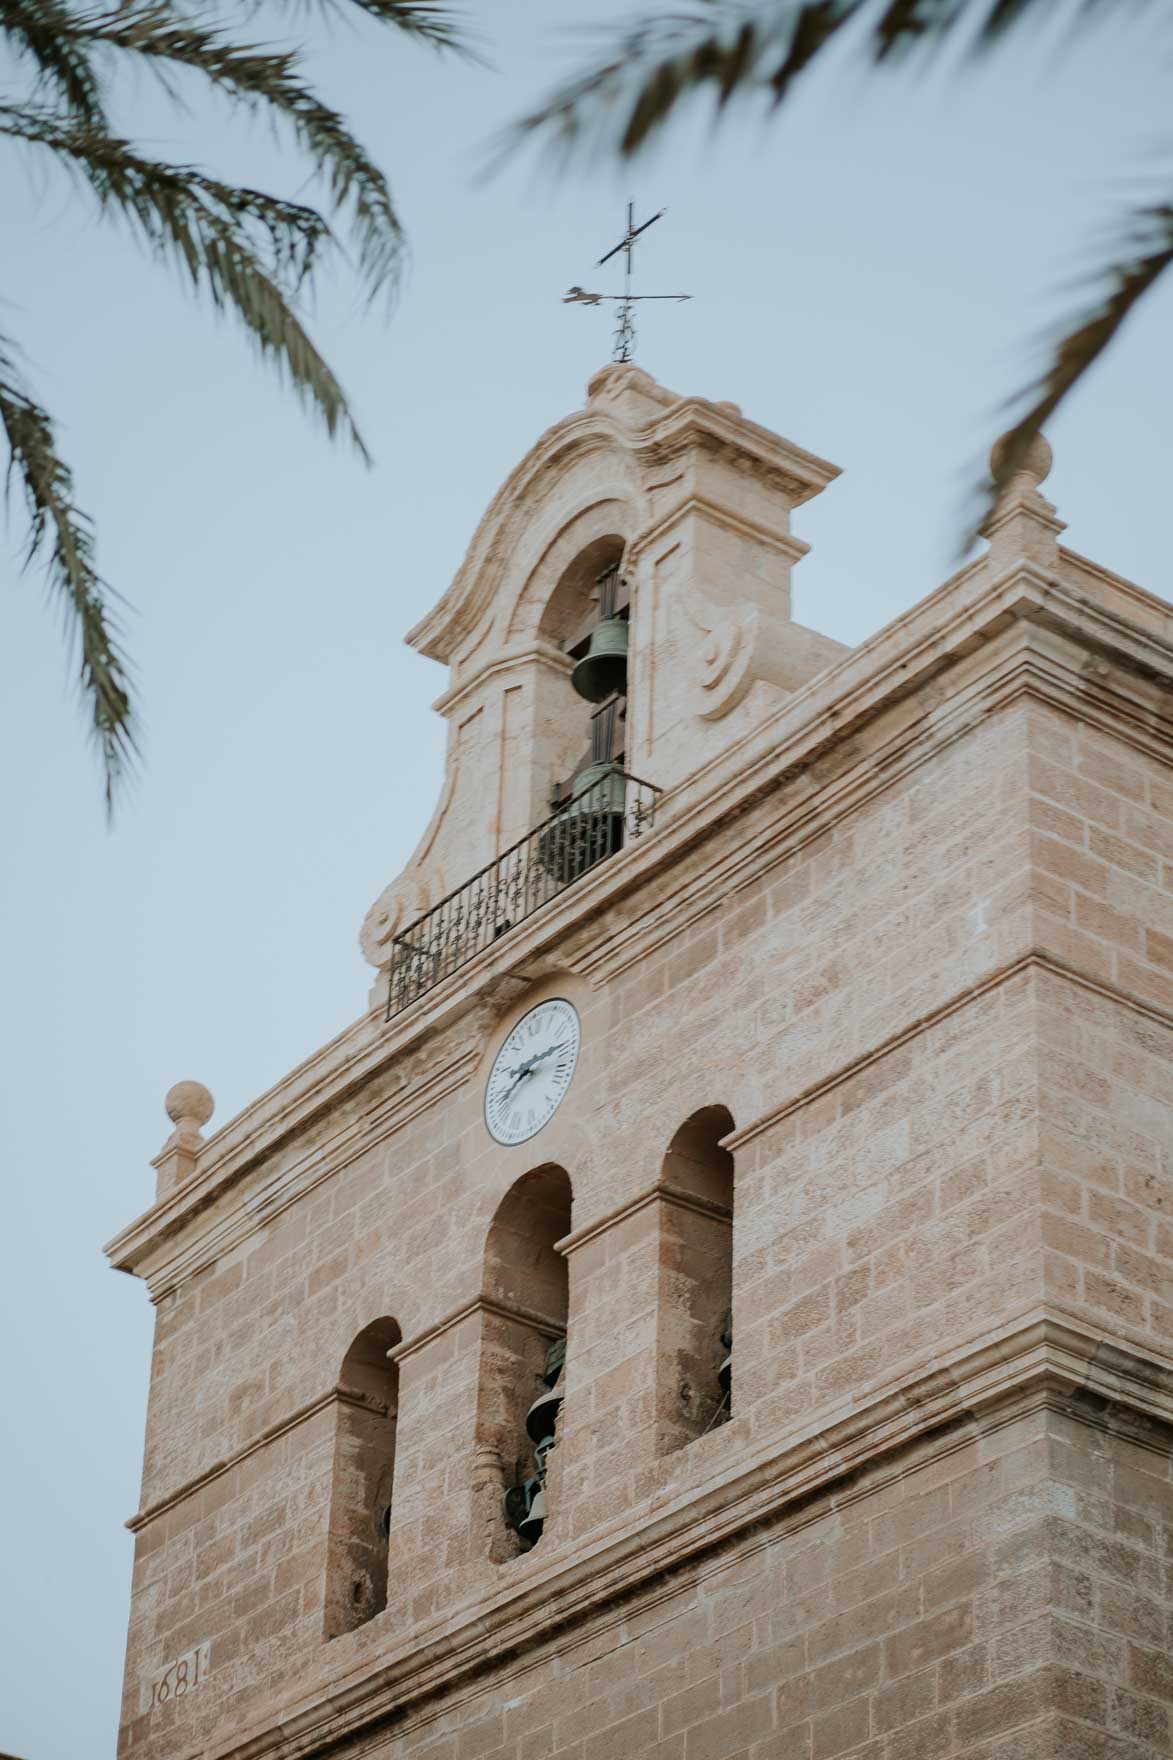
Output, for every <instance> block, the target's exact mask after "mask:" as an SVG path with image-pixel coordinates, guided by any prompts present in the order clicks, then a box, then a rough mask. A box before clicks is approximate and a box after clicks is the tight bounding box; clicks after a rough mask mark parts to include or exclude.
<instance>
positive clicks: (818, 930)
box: [107, 224, 1173, 1760]
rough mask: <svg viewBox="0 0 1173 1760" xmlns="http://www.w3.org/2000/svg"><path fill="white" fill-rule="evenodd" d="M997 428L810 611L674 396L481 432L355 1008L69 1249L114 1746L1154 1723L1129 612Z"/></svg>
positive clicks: (389, 1757)
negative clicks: (107, 1565) (947, 522)
mask: <svg viewBox="0 0 1173 1760" xmlns="http://www.w3.org/2000/svg"><path fill="white" fill-rule="evenodd" d="M629 231H630V224H629ZM1050 464H1051V457H1050V450H1049V447H1048V446H1047V445H1046V444H1045V443H1044V442H1040V443H1039V444H1038V445H1036V446H1035V447H1034V448H1033V449H1032V450H1031V452H1030V453H1029V455H1028V456H1027V458H1026V459H1025V460H1024V461H1023V466H1022V469H1021V470H1020V471H1019V472H1018V473H1017V474H1016V475H1015V477H1014V479H1013V480H1012V481H1011V482H1010V484H1009V485H1008V486H1007V488H1006V490H1005V493H1004V494H1003V496H1002V498H1001V500H1000V502H999V505H998V507H997V508H996V510H995V512H994V514H993V516H992V518H991V519H990V521H989V522H988V524H987V527H986V533H985V537H986V540H987V543H986V547H985V548H984V549H983V550H982V552H981V553H980V554H978V555H977V556H975V557H974V558H973V560H972V561H971V562H969V563H968V564H967V565H966V567H964V568H963V569H961V570H960V571H959V572H958V573H956V574H955V575H953V576H952V577H951V578H950V579H949V580H947V581H945V582H944V583H943V584H941V585H940V586H939V587H937V588H936V590H935V591H934V592H932V593H931V594H930V595H929V596H928V597H926V598H925V599H923V600H922V601H921V602H920V603H919V604H916V605H914V606H912V607H911V608H910V609H909V610H908V611H907V612H905V613H904V614H903V615H902V616H901V617H899V618H897V619H896V620H895V621H894V622H893V623H891V624H889V625H888V626H887V627H886V628H883V629H881V630H879V631H877V632H876V633H875V634H874V635H872V636H871V637H869V638H868V640H867V641H865V642H863V643H861V644H860V645H859V646H858V647H857V648H854V649H851V650H848V649H846V648H844V647H842V646H841V645H840V644H838V643H836V642H833V641H830V640H829V639H828V638H827V637H825V636H823V635H820V634H818V633H817V632H815V631H813V630H808V629H804V628H803V627H802V626H801V625H799V624H797V623H795V622H794V620H793V618H792V617H791V608H790V571H791V568H792V567H793V565H794V564H795V563H796V562H797V561H799V560H800V559H801V557H802V555H803V553H804V545H803V543H802V542H801V539H800V538H798V537H796V536H795V535H794V533H793V532H792V530H791V517H792V514H795V513H796V512H800V510H801V508H802V506H803V504H804V503H805V502H806V501H808V500H809V499H810V498H811V497H812V496H813V495H815V494H817V493H818V492H819V491H820V490H821V489H822V488H824V487H825V486H827V485H828V484H829V483H830V482H831V480H832V479H833V477H834V475H835V471H834V467H833V466H831V465H829V464H827V463H826V462H825V461H823V460H821V459H819V458H816V457H815V456H814V455H813V454H811V453H808V452H805V451H803V450H802V449H801V448H799V447H797V446H795V445H793V444H792V443H790V442H789V441H787V440H784V439H782V438H781V437H780V436H779V435H777V434H775V433H773V432H771V431H770V430H769V429H768V428H765V427H763V426H760V425H759V424H758V423H756V422H753V421H750V420H749V419H747V418H746V417H745V416H744V415H743V414H742V413H741V412H740V411H739V410H738V409H736V408H735V407H734V406H732V405H729V404H723V403H714V402H709V401H707V400H705V399H703V398H696V397H688V396H678V395H677V394H676V393H674V392H671V391H668V390H666V389H665V388H664V387H663V386H660V385H658V384H657V383H656V382H655V381H654V380H653V379H651V378H650V377H649V376H648V375H647V374H646V373H644V372H642V371H640V370H639V369H638V368H636V367H634V366H632V365H631V364H630V363H627V362H619V363H614V364H612V365H611V366H609V367H607V368H605V369H604V370H603V371H602V372H601V373H599V374H597V375H596V376H595V378H594V379H593V380H592V381H591V384H590V386H589V388H588V394H587V399H586V405H585V407H584V408H583V409H581V410H579V411H577V412H576V413H575V414H573V415H571V416H569V417H567V418H566V420H564V421H562V422H559V423H557V424H556V425H555V426H554V427H553V428H551V429H550V430H549V431H548V432H547V433H546V434H544V435H543V436H542V437H541V439H539V440H538V442H537V443H536V445H535V446H534V447H533V449H532V450H531V451H530V453H529V454H528V455H527V456H526V458H525V459H523V460H522V462H521V463H520V464H519V465H518V467H517V468H516V470H514V471H513V472H512V474H511V475H510V477H509V478H508V479H507V481H506V483H505V484H504V486H503V487H502V489H501V491H500V492H499V494H498V495H497V496H496V498H495V499H494V501H493V503H492V505H491V506H490V508H489V509H488V511H487V513H486V514H485V516H484V518H483V520H482V521H481V523H480V525H479V527H478V529H477V531H476V533H475V534H474V536H473V539H472V543H471V545H470V548H469V551H468V555H467V558H466V560H465V562H464V564H463V565H462V567H461V568H460V570H459V572H458V573H457V575H456V578H455V580H454V581H453V582H452V584H451V585H450V586H449V588H448V590H447V591H446V592H445V593H444V595H443V597H442V598H441V599H440V601H439V603H438V605H437V606H436V608H435V610H434V611H432V612H431V613H430V614H429V615H428V616H427V617H426V618H424V619H423V621H422V622H421V623H420V624H419V625H418V626H417V627H416V628H415V629H414V630H413V631H412V632H411V634H410V636H409V640H410V641H411V643H412V645H413V646H414V647H415V648H416V649H417V650H418V651H419V652H420V653H422V654H425V655H428V656H430V657H431V658H434V659H436V660H439V661H441V662H442V663H443V664H445V665H446V666H447V668H448V676H447V681H446V685H445V689H444V691H443V694H442V695H441V696H440V698H439V701H438V703H437V708H438V709H439V711H440V713H441V714H443V715H444V716H445V718H446V720H447V722H448V727H449V737H448V750H447V762H446V768H445V774H444V781H443V787H442V791H441V794H440V799H439V802H438V805H437V808H436V811H435V814H434V816H433V818H432V821H431V823H430V825H429V826H428V827H427V829H426V830H425V831H424V834H423V836H422V838H421V840H420V843H419V846H418V848H417V850H416V851H415V853H414V855H413V857H412V859H411V861H410V862H409V863H408V864H407V866H406V867H405V869H404V871H403V872H402V873H401V874H400V875H399V876H398V877H397V878H395V879H393V880H392V881H391V883H390V885H389V886H388V887H387V888H386V889H385V891H384V892H383V894H382V895H381V897H380V898H379V900H378V901H377V902H376V904H375V905H374V906H373V907H372V909H371V911H370V913H369V915H368V917H367V919H366V922H365V924H364V926H363V931H362V943H363V947H364V950H365V952H366V954H367V957H368V959H369V960H370V962H371V964H372V966H373V967H374V968H375V970H376V980H375V985H374V990H373V993H372V995H371V998H370V1002H369V1005H368V1006H367V1007H366V1008H365V1009H363V1011H362V1013H361V1014H360V1015H359V1016H358V1018H357V1019H356V1020H355V1021H354V1022H353V1024H352V1025H351V1026H350V1027H348V1028H347V1029H346V1030H345V1031H344V1032H343V1033H341V1034H340V1035H338V1036H337V1037H336V1038H335V1039H333V1040H331V1041H330V1042H329V1043H327V1044H325V1045H323V1046H322V1047H321V1049H320V1050H318V1051H317V1052H315V1053H314V1054H313V1055H312V1056H311V1057H310V1058H308V1059H307V1060H306V1061H305V1062H304V1063H303V1064H301V1065H300V1066H299V1067H298V1068H297V1069H294V1070H292V1071H291V1072H290V1073H289V1074H288V1075H287V1076H286V1077H285V1078H284V1079H283V1080H282V1081H280V1082H279V1083H278V1084H277V1085H276V1086H275V1087H274V1088H273V1089H271V1090H270V1091H269V1092H268V1093H265V1094H262V1095H260V1097H259V1098H258V1099H257V1100H255V1101H254V1102H253V1103H252V1104H251V1105H250V1106H248V1107H246V1108H245V1110H244V1111H243V1112H241V1113H240V1114H239V1116H237V1117H236V1118H233V1119H229V1120H228V1121H227V1122H225V1123H224V1124H222V1125H219V1126H218V1128H215V1129H210V1128H209V1127H210V1125H211V1121H212V1118H213V1103H212V1096H211V1094H210V1092H209V1091H208V1089H207V1088H205V1087H203V1086H202V1085H201V1084H200V1083H199V1082H193V1081H181V1082H178V1083H177V1084H176V1085H175V1086H174V1087H173V1088H172V1089H171V1090H170V1092H169V1093H168V1095H167V1099H166V1110H167V1113H168V1115H169V1118H170V1121H171V1124H172V1125H173V1126H174V1129H173V1130H172V1131H171V1133H170V1135H169V1136H168V1137H167V1139H166V1141H165V1143H164V1144H163V1147H162V1149H161V1151H160V1154H159V1156H158V1157H157V1159H156V1162H155V1166H156V1168H157V1171H158V1175H159V1180H158V1189H157V1195H156V1201H155V1203H154V1204H153V1205H152V1206H151V1208H150V1209H149V1210H148V1211H147V1212H146V1214H145V1215H143V1216H141V1217H139V1218H138V1219H137V1220H136V1221H134V1222H132V1223H130V1224H129V1225H128V1227H127V1228H125V1229H124V1230H123V1231H122V1233H121V1234H120V1235H119V1236H118V1238H117V1239H116V1240H115V1241H113V1242H111V1244H110V1246H109V1248H108V1249H107V1250H108V1252H109V1255H110V1257H111V1260H112V1261H113V1263H114V1265H115V1266H116V1267H117V1268H118V1269H120V1270H122V1271H125V1272H129V1273H131V1274H133V1275H134V1276H137V1277H139V1278H141V1279H142V1280H143V1281H144V1283H145V1284H146V1286H147V1288H148V1289H149V1292H150V1295H151V1299H152V1301H153V1302H154V1303H155V1305H156V1312H157V1321H156V1335H155V1353H154V1364H153V1372H152V1378H151V1391H150V1405H149V1412H148V1420H147V1437H146V1451H145V1461H144V1469H143V1485H142V1497H141V1502H140V1506H139V1508H138V1510H137V1512H136V1513H135V1514H134V1515H133V1516H132V1517H131V1518H130V1521H129V1524H128V1525H129V1527H130V1528H131V1529H132V1531H133V1533H134V1536H135V1569H134V1582H133V1597H132V1606H131V1617H130V1631H129V1637H128V1645H127V1662H126V1676H125V1692H124V1701H123V1715H122V1724H121V1731H120V1738H119V1743H120V1745H119V1753H120V1756H121V1760H194V1757H195V1756H199V1757H200V1760H358V1756H359V1755H362V1756H363V1757H364V1760H782V1757H785V1760H1092V1757H1094V1760H1169V1756H1170V1755H1173V1669H1171V1665H1170V1651H1169V1640H1170V1633H1171V1632H1173V1624H1171V1622H1173V1577H1171V1575H1170V1568H1169V1565H1170V1556H1169V1546H1168V1535H1169V1532H1170V1531H1173V607H1171V606H1170V605H1169V604H1168V603H1166V602H1165V601H1164V600H1162V599H1160V598H1158V597H1156V596H1155V595H1153V594H1152V593H1149V592H1146V591H1144V590H1143V589H1142V588H1141V587H1138V586H1135V585H1133V584H1132V583H1131V582H1129V581H1126V580H1123V579H1122V578H1121V577H1119V576H1118V575H1115V574H1113V573H1112V572H1111V571H1110V570H1109V569H1107V568H1105V567H1103V566H1101V565H1100V564H1098V563H1094V562H1092V561H1089V560H1088V559H1087V558H1086V557H1084V556H1081V555H1080V554H1079V553H1078V552H1077V551H1075V550H1072V549H1068V548H1067V547H1066V546H1065V545H1064V544H1062V543H1061V542H1060V539H1061V537H1062V535H1063V532H1064V529H1065V528H1064V524H1063V521H1062V520H1061V519H1060V517H1059V515H1058V512H1057V511H1056V508H1055V507H1054V506H1053V505H1052V503H1051V502H1050V501H1049V500H1048V499H1047V497H1046V495H1045V493H1044V489H1043V485H1044V484H1045V482H1046V480H1047V476H1048V472H1049V470H1050ZM393 780H394V779H393V778H392V779H389V782H388V791H389V792H388V810H389V811H390V799H391V790H392V789H393ZM203 1073H206V1074H209V1075H211V1074H212V1073H213V1072H203Z"/></svg>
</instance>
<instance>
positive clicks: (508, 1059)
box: [485, 996, 582, 1143]
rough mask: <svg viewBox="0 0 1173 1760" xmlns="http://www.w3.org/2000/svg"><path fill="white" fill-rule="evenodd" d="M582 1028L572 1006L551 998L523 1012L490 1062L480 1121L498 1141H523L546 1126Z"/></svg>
mask: <svg viewBox="0 0 1173 1760" xmlns="http://www.w3.org/2000/svg"><path fill="white" fill-rule="evenodd" d="M581 1033H582V1029H581V1027H580V1025H579V1019H578V1011H577V1009H576V1008H575V1007H574V1004H573V1003H570V1002H567V1001H566V999H565V998H564V997H561V996H557V997H554V998H552V999H551V1001H549V1002H539V1003H538V1005H537V1007H536V1008H531V1009H530V1011H529V1013H528V1014H523V1015H522V1017H521V1019H520V1020H519V1021H518V1023H517V1025H516V1026H515V1027H514V1029H513V1031H512V1032H511V1033H510V1035H509V1037H508V1039H506V1041H505V1043H504V1045H502V1047H501V1049H500V1051H498V1053H497V1055H496V1057H495V1058H494V1059H493V1067H492V1069H491V1070H490V1071H489V1079H488V1081H487V1082H486V1084H485V1123H486V1125H487V1126H488V1127H489V1135H490V1136H491V1137H492V1138H493V1139H494V1140H495V1141H496V1142H498V1143H524V1142H526V1141H527V1140H528V1138H530V1137H535V1136H537V1134H538V1132H539V1131H540V1130H541V1128H542V1126H543V1125H544V1124H549V1122H550V1120H551V1119H552V1118H553V1116H554V1114H555V1113H556V1112H557V1110H558V1107H559V1106H560V1105H561V1102H562V1096H563V1095H564V1094H565V1092H566V1090H567V1088H569V1086H570V1079H571V1077H572V1076H573V1074H574V1066H575V1064H576V1063H577V1062H578V1046H579V1040H580V1038H581Z"/></svg>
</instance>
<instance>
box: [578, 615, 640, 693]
mask: <svg viewBox="0 0 1173 1760" xmlns="http://www.w3.org/2000/svg"><path fill="white" fill-rule="evenodd" d="M570 682H571V684H572V685H573V686H574V688H575V690H576V691H577V692H578V694H579V696H580V697H585V698H586V700H587V702H588V703H602V702H605V700H606V699H607V698H608V697H610V696H613V695H614V693H615V692H616V691H618V692H619V694H620V695H621V696H622V695H624V694H626V691H627V619H626V618H623V617H604V618H603V620H602V622H601V623H599V624H596V626H595V628H594V629H593V630H592V631H591V645H590V648H589V650H588V652H587V653H585V654H584V655H583V657H582V659H581V660H580V661H579V662H578V664H577V666H576V667H575V668H574V671H573V672H572V673H571V675H570Z"/></svg>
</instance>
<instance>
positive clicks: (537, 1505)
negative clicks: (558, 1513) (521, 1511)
mask: <svg viewBox="0 0 1173 1760" xmlns="http://www.w3.org/2000/svg"><path fill="white" fill-rule="evenodd" d="M545 1525H546V1493H545V1492H544V1491H539V1492H538V1494H537V1496H536V1497H535V1498H534V1500H533V1502H532V1503H531V1504H530V1506H529V1514H528V1515H527V1516H526V1517H525V1518H524V1519H523V1520H522V1521H520V1522H519V1523H518V1524H517V1531H518V1533H519V1534H520V1535H521V1537H522V1539H523V1540H524V1541H525V1542H526V1544H527V1545H529V1546H536V1545H537V1543H538V1541H539V1540H540V1539H541V1537H542V1529H543V1528H544V1527H545Z"/></svg>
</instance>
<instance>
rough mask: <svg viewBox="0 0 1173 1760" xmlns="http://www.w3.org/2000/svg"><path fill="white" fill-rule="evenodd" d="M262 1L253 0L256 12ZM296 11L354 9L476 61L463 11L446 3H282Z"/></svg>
mask: <svg viewBox="0 0 1173 1760" xmlns="http://www.w3.org/2000/svg"><path fill="white" fill-rule="evenodd" d="M263 3H264V0H255V3H254V5H253V7H252V10H254V11H256V10H258V9H259V7H260V6H261V5H262V4H263ZM285 3H286V4H287V5H288V6H290V7H291V8H292V9H294V10H296V11H302V12H304V11H315V12H320V13H326V14H330V13H339V14H341V13H345V12H348V11H351V10H355V9H357V10H358V11H359V12H365V13H366V14H367V16H368V17H369V18H374V19H377V20H378V22H379V23H380V24H389V25H392V26H394V28H395V29H396V30H400V31H403V32H404V33H405V35H407V36H409V37H417V38H418V39H419V40H420V41H421V42H423V43H428V44H430V45H431V46H432V48H434V49H446V50H448V51H450V52H451V53H453V54H456V55H462V56H464V57H466V58H467V59H470V60H475V59H476V56H475V53H474V51H473V49H472V47H471V45H470V43H469V39H468V35H467V32H466V29H465V19H464V14H463V12H462V11H461V10H460V9H459V8H456V7H452V6H448V5H446V4H445V0H285Z"/></svg>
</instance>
